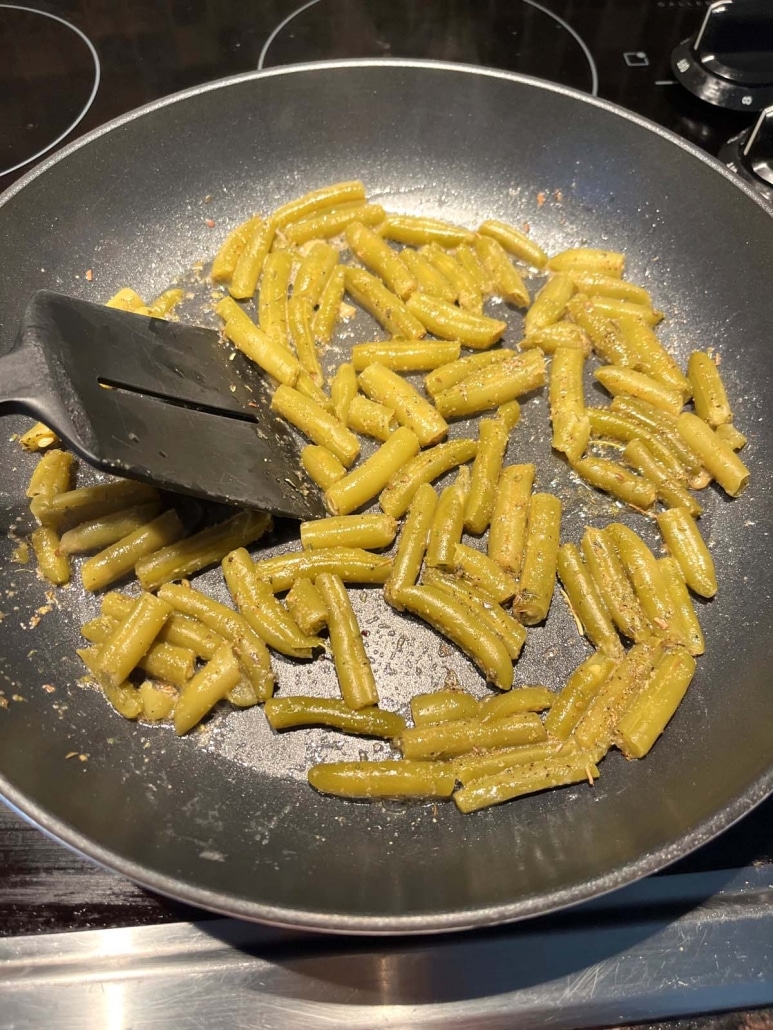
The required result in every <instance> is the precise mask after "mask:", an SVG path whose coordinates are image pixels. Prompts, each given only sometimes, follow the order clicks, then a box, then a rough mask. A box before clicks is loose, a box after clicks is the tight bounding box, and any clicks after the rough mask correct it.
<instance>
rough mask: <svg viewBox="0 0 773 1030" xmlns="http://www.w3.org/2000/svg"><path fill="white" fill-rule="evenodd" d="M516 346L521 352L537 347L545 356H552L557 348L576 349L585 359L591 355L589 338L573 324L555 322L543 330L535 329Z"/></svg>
mask: <svg viewBox="0 0 773 1030" xmlns="http://www.w3.org/2000/svg"><path fill="white" fill-rule="evenodd" d="M518 346H519V347H520V349H521V350H532V349H533V348H535V347H538V348H539V349H540V350H541V351H543V353H545V354H554V353H555V352H556V350H557V349H558V348H559V347H576V348H577V349H578V350H581V351H582V352H583V354H584V355H585V357H586V358H589V357H590V354H591V342H590V337H589V336H588V334H587V333H586V332H585V330H584V329H581V328H580V326H579V325H575V324H574V322H556V323H555V324H554V325H546V326H545V328H544V329H536V330H535V331H534V332H531V333H529V334H528V335H527V336H524V338H523V339H522V340H521V341H520V342H519V344H518Z"/></svg>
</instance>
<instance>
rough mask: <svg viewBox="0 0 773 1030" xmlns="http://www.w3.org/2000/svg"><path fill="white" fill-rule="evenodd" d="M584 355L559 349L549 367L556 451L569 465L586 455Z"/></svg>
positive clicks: (572, 349)
mask: <svg viewBox="0 0 773 1030" xmlns="http://www.w3.org/2000/svg"><path fill="white" fill-rule="evenodd" d="M584 365H585V355H584V354H583V352H582V351H581V350H579V348H577V347H558V348H556V351H555V352H554V354H553V361H552V362H551V366H550V421H551V422H552V424H553V440H552V443H553V448H554V449H555V450H557V451H561V452H562V453H563V454H565V455H566V456H567V458H568V459H569V461H570V462H574V461H577V460H578V459H579V458H580V457H581V456H582V454H583V453H584V452H585V448H586V447H587V446H588V440H589V439H590V419H589V418H588V416H587V415H586V413H585V399H584V396H583V386H582V373H583V367H584Z"/></svg>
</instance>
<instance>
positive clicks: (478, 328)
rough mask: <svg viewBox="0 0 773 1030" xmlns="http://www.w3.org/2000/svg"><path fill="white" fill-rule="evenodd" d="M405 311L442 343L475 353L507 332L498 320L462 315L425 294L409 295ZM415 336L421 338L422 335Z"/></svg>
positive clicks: (441, 301) (467, 314) (452, 307)
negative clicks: (452, 341)
mask: <svg viewBox="0 0 773 1030" xmlns="http://www.w3.org/2000/svg"><path fill="white" fill-rule="evenodd" d="M406 307H407V309H408V311H409V312H410V313H411V316H412V317H414V318H416V319H418V321H419V322H420V323H421V325H422V326H424V328H425V329H428V330H429V331H430V332H431V333H434V335H435V336H438V337H440V339H441V340H458V341H459V342H460V343H461V344H462V345H463V346H464V347H471V348H473V349H475V350H486V349H487V348H488V347H491V346H492V345H493V344H495V343H496V342H497V340H498V339H499V338H500V336H501V335H502V333H503V332H504V331H505V329H506V328H507V323H505V322H500V321H499V320H498V319H495V318H488V317H487V316H486V315H478V314H476V313H475V312H474V311H462V310H461V309H460V308H457V307H455V306H454V305H453V304H448V303H447V302H446V301H443V300H439V299H438V298H437V297H430V296H429V295H428V294H425V293H414V294H412V295H411V296H410V297H409V298H408V300H407V301H406ZM416 335H421V336H423V335H424V333H423V332H422V333H419V334H416Z"/></svg>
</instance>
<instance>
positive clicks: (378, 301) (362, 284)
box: [344, 267, 453, 340]
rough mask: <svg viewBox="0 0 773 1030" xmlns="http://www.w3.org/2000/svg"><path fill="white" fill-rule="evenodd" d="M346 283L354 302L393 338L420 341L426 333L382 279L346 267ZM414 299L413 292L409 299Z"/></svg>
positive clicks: (357, 269)
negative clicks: (398, 337)
mask: <svg viewBox="0 0 773 1030" xmlns="http://www.w3.org/2000/svg"><path fill="white" fill-rule="evenodd" d="M344 283H345V285H346V291H347V293H349V294H351V296H352V297H353V299H354V300H355V302H356V303H357V304H360V305H361V306H362V307H364V308H365V310H366V311H369V312H370V313H371V315H373V317H374V318H375V319H376V321H377V322H380V323H381V325H383V327H384V328H385V329H386V331H387V332H388V333H391V334H392V336H401V337H404V338H405V339H407V340H418V339H419V338H420V337H421V336H424V335H425V334H426V331H427V330H426V329H425V328H424V324H423V322H421V321H420V320H419V319H418V318H417V317H416V315H415V314H414V313H413V312H412V311H411V310H410V308H408V307H406V305H405V304H404V303H403V302H402V300H400V298H399V297H398V296H397V294H396V293H392V291H391V290H388V289H387V288H386V286H384V284H383V283H382V282H381V280H380V279H377V278H376V277H375V276H374V275H371V274H370V272H366V271H365V270H364V269H362V268H349V267H346V268H345V269H344ZM415 297H416V294H415V293H414V294H412V296H411V297H410V298H409V300H413V299H414V298H415ZM451 339H453V337H451Z"/></svg>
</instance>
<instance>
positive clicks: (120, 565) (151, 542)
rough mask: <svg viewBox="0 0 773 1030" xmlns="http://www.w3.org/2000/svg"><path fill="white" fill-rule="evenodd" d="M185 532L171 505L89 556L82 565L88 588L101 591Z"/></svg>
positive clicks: (85, 585) (82, 575) (83, 577)
mask: <svg viewBox="0 0 773 1030" xmlns="http://www.w3.org/2000/svg"><path fill="white" fill-rule="evenodd" d="M184 533H185V527H184V526H183V524H182V522H181V521H180V517H179V515H178V514H177V512H176V511H174V509H172V508H170V509H169V510H168V511H165V512H164V513H163V514H162V515H159V516H158V517H157V518H155V519H153V520H152V522H146V523H145V525H144V526H140V528H139V529H135V530H134V532H133V533H129V534H128V535H127V536H125V537H122V538H121V539H120V540H117V541H116V542H115V543H114V544H111V545H110V546H109V547H106V548H105V549H104V550H103V551H100V552H99V553H98V554H95V555H94V557H93V558H88V559H87V560H86V561H85V562H84V563H83V565H82V566H81V579H82V580H83V585H84V587H85V588H86V590H91V591H96V590H101V589H102V588H103V587H106V586H108V585H109V584H110V583H113V582H115V580H117V579H121V577H123V576H125V575H127V573H129V572H131V571H132V569H134V567H135V565H136V564H137V562H138V561H139V560H140V558H144V557H145V556H146V555H150V554H153V552H154V551H158V550H159V548H162V547H166V546H168V545H169V544H172V543H174V542H175V541H177V540H179V539H180V537H181V536H183V535H184Z"/></svg>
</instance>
